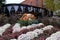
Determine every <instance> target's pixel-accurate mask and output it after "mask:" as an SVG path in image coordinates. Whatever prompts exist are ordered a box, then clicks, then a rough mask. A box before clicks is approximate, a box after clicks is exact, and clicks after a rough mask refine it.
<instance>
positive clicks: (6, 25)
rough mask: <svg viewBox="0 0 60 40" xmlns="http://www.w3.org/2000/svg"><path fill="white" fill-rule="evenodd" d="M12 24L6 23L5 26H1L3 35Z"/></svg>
mask: <svg viewBox="0 0 60 40" xmlns="http://www.w3.org/2000/svg"><path fill="white" fill-rule="evenodd" d="M10 26H11V25H10V24H5V25H4V26H2V27H0V35H2V33H3V32H5V30H6V29H7V28H9V27H10Z"/></svg>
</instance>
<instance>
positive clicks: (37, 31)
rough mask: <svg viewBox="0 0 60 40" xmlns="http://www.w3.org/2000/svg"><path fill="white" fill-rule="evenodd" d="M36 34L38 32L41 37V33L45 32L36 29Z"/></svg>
mask: <svg viewBox="0 0 60 40" xmlns="http://www.w3.org/2000/svg"><path fill="white" fill-rule="evenodd" d="M34 32H36V33H37V34H38V35H40V34H41V33H43V30H41V29H36V30H34Z"/></svg>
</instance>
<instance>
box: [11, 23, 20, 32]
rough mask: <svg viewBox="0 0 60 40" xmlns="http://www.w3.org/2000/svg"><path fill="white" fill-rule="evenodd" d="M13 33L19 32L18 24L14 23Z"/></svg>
mask: <svg viewBox="0 0 60 40" xmlns="http://www.w3.org/2000/svg"><path fill="white" fill-rule="evenodd" d="M12 29H13V31H12V32H13V33H15V32H19V31H20V24H19V23H16V24H15V25H14V26H13V28H12Z"/></svg>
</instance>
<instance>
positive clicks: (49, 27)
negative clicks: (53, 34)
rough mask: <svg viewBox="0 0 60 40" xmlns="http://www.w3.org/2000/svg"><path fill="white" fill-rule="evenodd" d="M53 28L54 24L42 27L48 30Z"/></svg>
mask: <svg viewBox="0 0 60 40" xmlns="http://www.w3.org/2000/svg"><path fill="white" fill-rule="evenodd" d="M51 28H53V26H52V25H48V26H46V27H44V28H42V29H43V30H48V29H51Z"/></svg>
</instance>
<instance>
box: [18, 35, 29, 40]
mask: <svg viewBox="0 0 60 40" xmlns="http://www.w3.org/2000/svg"><path fill="white" fill-rule="evenodd" d="M18 40H30V37H29V36H28V35H26V34H22V35H20V36H19V37H18Z"/></svg>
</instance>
